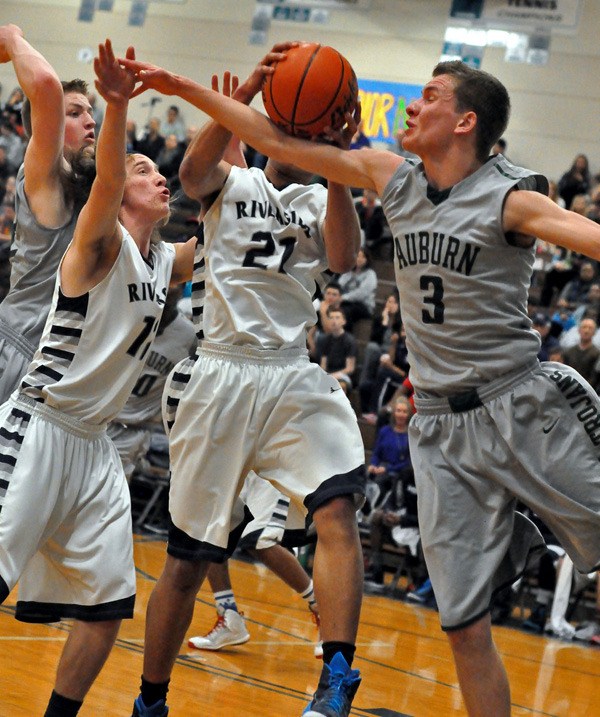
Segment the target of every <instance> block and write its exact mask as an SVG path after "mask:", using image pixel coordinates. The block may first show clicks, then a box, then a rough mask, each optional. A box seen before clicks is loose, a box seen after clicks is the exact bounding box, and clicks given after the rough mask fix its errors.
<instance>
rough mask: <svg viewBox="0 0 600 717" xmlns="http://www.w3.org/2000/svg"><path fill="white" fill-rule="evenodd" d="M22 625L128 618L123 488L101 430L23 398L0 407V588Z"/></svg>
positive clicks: (127, 515)
mask: <svg viewBox="0 0 600 717" xmlns="http://www.w3.org/2000/svg"><path fill="white" fill-rule="evenodd" d="M17 581H19V595H18V602H17V612H16V617H17V618H18V619H20V620H24V621H27V622H53V621H56V620H60V619H62V618H76V619H79V620H84V621H99V620H115V619H120V618H127V617H133V606H134V599H135V568H134V564H133V542H132V531H131V505H130V500H129V489H128V486H127V483H126V481H125V476H124V475H123V468H122V466H121V460H120V458H119V455H118V453H117V450H116V448H115V447H114V445H113V443H112V441H111V440H110V439H109V438H108V437H107V435H106V431H105V430H104V427H99V426H90V425H87V424H83V423H82V422H80V421H77V420H76V419H73V418H71V417H69V416H67V415H66V414H64V413H61V412H59V411H56V410H54V409H52V408H49V407H47V406H44V405H42V404H39V403H36V402H35V401H34V400H32V399H28V398H25V397H22V396H21V397H19V398H18V399H17V400H14V399H11V400H10V401H8V402H6V403H5V404H4V405H3V406H1V407H0V591H2V592H3V593H4V594H3V595H2V597H3V599H4V598H5V597H6V591H10V590H12V588H13V587H14V586H15V584H16V583H17Z"/></svg>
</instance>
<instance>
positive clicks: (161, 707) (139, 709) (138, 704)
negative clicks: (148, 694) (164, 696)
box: [131, 695, 169, 717]
mask: <svg viewBox="0 0 600 717" xmlns="http://www.w3.org/2000/svg"><path fill="white" fill-rule="evenodd" d="M168 714H169V708H168V707H167V704H166V702H165V701H164V700H159V701H158V702H157V703H156V704H153V705H152V706H151V707H146V705H145V704H144V701H143V700H142V696H141V695H139V697H137V699H136V701H135V702H134V703H133V714H132V716H131V717H167V715H168Z"/></svg>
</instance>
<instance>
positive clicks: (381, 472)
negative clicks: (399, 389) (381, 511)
mask: <svg viewBox="0 0 600 717" xmlns="http://www.w3.org/2000/svg"><path fill="white" fill-rule="evenodd" d="M413 413H414V411H413V408H412V406H411V404H410V402H409V401H408V399H407V398H405V397H404V396H400V397H399V398H397V399H396V401H395V402H394V406H393V410H392V414H391V416H390V419H389V421H388V423H387V424H386V425H384V426H382V427H381V428H380V429H379V430H378V432H377V438H376V439H375V445H374V446H373V451H372V453H371V461H370V463H369V466H368V467H367V480H368V481H374V482H375V484H376V485H377V487H378V488H379V496H380V498H383V497H384V496H385V495H386V494H387V493H388V491H389V490H390V488H391V487H392V483H393V482H394V480H395V479H396V478H397V477H398V475H399V473H400V471H401V470H402V469H403V468H408V467H409V466H410V452H409V448H408V424H409V421H410V419H411V417H412V415H413ZM379 502H380V501H377V500H375V506H376V505H378V504H379ZM375 506H372V507H375Z"/></svg>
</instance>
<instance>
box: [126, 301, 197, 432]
mask: <svg viewBox="0 0 600 717" xmlns="http://www.w3.org/2000/svg"><path fill="white" fill-rule="evenodd" d="M195 346H196V332H195V331H194V325H193V324H192V322H191V321H190V320H189V319H188V318H186V317H185V316H184V315H183V314H179V313H178V314H177V316H176V317H175V318H174V319H173V321H171V323H170V324H169V325H168V326H167V327H166V328H165V330H164V331H162V332H161V333H160V334H158V335H157V337H156V338H155V339H154V342H153V343H152V346H151V347H150V351H149V352H148V358H147V359H146V363H145V365H144V368H143V370H142V374H141V376H140V377H139V378H138V380H137V381H136V383H135V386H134V387H133V391H132V392H131V396H129V398H128V399H127V403H126V404H125V405H124V406H123V409H122V410H121V411H120V413H119V415H118V416H117V421H121V422H122V423H126V424H127V425H130V426H131V425H133V426H135V425H137V424H141V423H146V422H147V421H150V420H152V419H153V418H154V417H155V416H156V414H158V413H160V402H161V398H162V394H163V389H164V387H165V383H166V381H167V376H168V375H169V374H170V373H171V371H172V370H173V369H174V368H175V364H176V363H178V362H179V361H181V360H182V359H184V358H186V357H187V356H190V355H191V354H193V353H194V349H195Z"/></svg>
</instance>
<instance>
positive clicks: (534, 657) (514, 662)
mask: <svg viewBox="0 0 600 717" xmlns="http://www.w3.org/2000/svg"><path fill="white" fill-rule="evenodd" d="M163 560H164V543H162V542H160V541H156V540H153V539H149V538H147V537H141V536H137V537H136V565H137V568H138V597H137V604H136V611H135V618H134V620H129V621H126V622H124V623H123V626H122V628H121V632H120V634H119V637H118V640H117V644H116V645H115V647H114V649H113V651H112V653H111V656H110V658H109V660H108V662H107V664H106V666H105V667H104V670H103V671H102V673H101V675H100V677H99V678H98V680H97V681H96V683H95V685H94V686H93V688H92V690H91V692H90V694H89V695H88V698H87V700H86V702H85V704H84V706H83V708H82V710H81V712H80V715H81V717H92V716H98V717H100V716H101V715H107V716H109V717H113V716H114V717H117V716H118V717H128V716H129V715H131V708H132V703H133V699H134V698H135V696H136V695H137V693H138V688H139V677H140V673H141V670H142V645H143V634H144V613H145V607H146V603H147V601H148V597H149V595H150V591H151V589H152V586H153V584H154V582H155V581H156V579H157V578H158V576H159V575H160V572H161V567H162V564H163ZM231 575H232V581H233V585H234V590H235V593H236V597H237V601H238V606H239V607H240V609H241V610H243V611H244V613H245V616H246V620H247V624H248V628H249V630H250V633H251V640H250V642H248V643H246V644H245V645H240V646H238V647H232V648H228V649H225V650H222V651H220V652H213V653H211V652H199V651H197V650H193V649H189V648H188V647H187V645H185V644H184V645H183V646H182V648H181V655H180V657H179V659H178V660H177V665H176V667H175V670H174V672H173V679H172V681H171V692H170V694H169V705H170V715H172V717H196V716H198V717H203V716H208V715H211V716H212V715H217V714H218V715H221V716H222V717H238V715H239V716H240V717H265V716H266V715H270V716H272V717H300V715H301V713H302V710H303V709H304V706H305V705H306V703H307V700H308V696H309V694H311V693H312V691H313V690H314V689H315V686H316V682H317V679H318V676H319V672H320V664H321V663H320V661H318V660H316V659H315V658H314V657H313V640H315V637H316V634H315V628H314V625H313V623H312V621H311V620H310V618H309V615H308V611H307V609H306V607H305V605H304V603H303V601H302V600H301V598H300V597H298V596H297V595H295V594H294V593H293V592H292V591H291V590H290V589H289V588H288V587H287V586H285V585H284V584H283V583H281V582H280V581H279V580H278V579H277V578H275V577H274V576H273V575H272V574H271V573H270V572H269V571H267V570H266V569H265V568H264V567H263V566H260V565H252V564H248V563H244V562H241V561H237V560H234V561H232V563H231ZM211 598H212V596H211V593H210V591H209V589H208V585H207V584H205V586H204V587H203V589H202V590H201V592H200V593H199V595H198V602H197V608H196V612H195V615H194V620H193V623H192V626H191V628H190V632H189V635H190V636H191V635H199V634H204V633H205V632H207V631H208V630H209V629H210V628H211V627H212V625H213V623H214V619H215V612H214V608H213V604H212V599H211ZM15 600H16V595H15V593H13V594H11V595H10V596H9V598H8V600H7V601H6V603H5V604H4V605H3V606H1V607H0V674H1V675H2V677H1V684H0V717H36V716H38V715H40V716H41V715H43V712H44V708H45V706H46V703H47V699H48V695H49V693H50V691H51V689H52V682H53V674H54V670H55V665H56V663H57V660H58V656H59V654H60V650H61V649H62V645H63V642H64V640H65V638H66V633H67V632H68V629H69V626H68V624H67V623H61V624H56V625H27V624H24V623H19V622H17V621H16V620H14V618H13V612H14V604H15ZM494 632H495V639H496V643H497V645H498V648H499V650H500V652H501V653H502V657H503V659H504V662H505V664H506V667H507V669H508V672H509V676H510V681H511V685H512V702H513V715H514V717H520V716H531V717H534V716H544V717H598V715H600V650H598V649H596V648H592V647H586V646H580V645H578V644H572V643H565V642H560V641H558V640H555V639H550V638H545V637H539V636H534V635H528V634H527V633H525V632H523V631H521V630H516V629H512V628H506V627H497V628H494ZM354 666H355V667H357V668H359V669H360V671H361V673H362V677H363V683H362V685H361V687H360V689H359V691H358V693H357V696H356V699H355V701H354V708H353V710H352V715H354V716H355V717H405V716H410V717H449V716H451V715H452V716H454V715H457V716H458V715H464V714H465V712H464V709H463V708H462V706H461V699H460V693H459V690H458V687H457V682H456V677H455V673H454V669H453V666H452V660H451V657H450V652H449V649H448V647H447V644H446V640H445V637H444V635H443V634H442V633H441V631H440V629H439V626H438V620H437V613H435V612H434V611H432V610H428V609H426V608H423V607H420V606H411V605H409V604H407V603H405V602H402V601H399V600H392V599H390V598H386V597H378V596H365V599H364V604H363V612H362V619H361V626H360V630H359V636H358V650H357V657H356V660H355V665H354ZM490 717H493V715H490Z"/></svg>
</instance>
